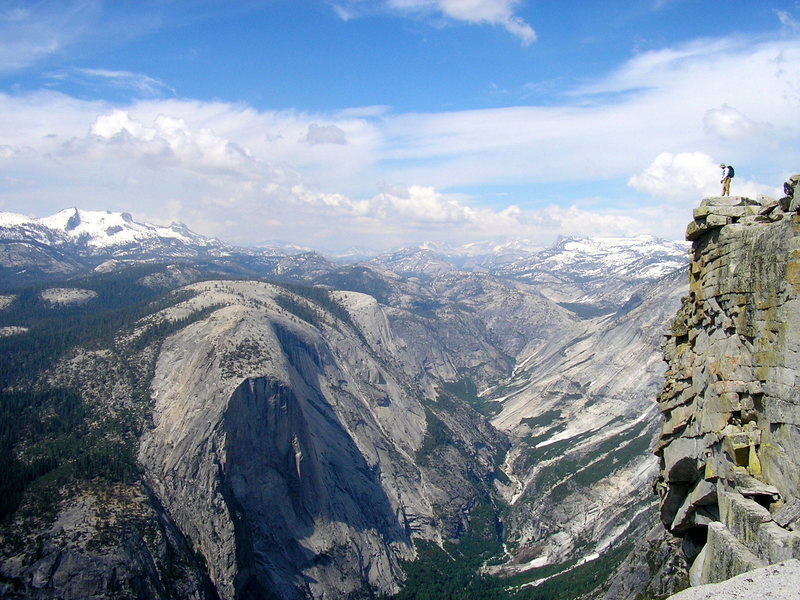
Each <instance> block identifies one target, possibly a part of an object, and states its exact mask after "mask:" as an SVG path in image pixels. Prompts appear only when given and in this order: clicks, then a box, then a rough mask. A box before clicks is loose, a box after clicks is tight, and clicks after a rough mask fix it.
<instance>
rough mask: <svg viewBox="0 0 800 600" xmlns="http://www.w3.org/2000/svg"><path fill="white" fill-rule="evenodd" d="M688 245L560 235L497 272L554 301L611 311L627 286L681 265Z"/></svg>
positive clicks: (626, 294)
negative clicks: (546, 246)
mask: <svg viewBox="0 0 800 600" xmlns="http://www.w3.org/2000/svg"><path fill="white" fill-rule="evenodd" d="M688 248H689V245H688V243H686V242H682V241H667V240H662V239H659V238H656V237H653V236H650V235H640V236H636V237H630V238H620V237H615V238H562V239H560V240H558V241H557V242H556V243H555V244H553V246H551V247H550V248H547V249H546V250H542V251H541V252H537V253H535V254H531V255H529V256H527V257H525V258H522V259H520V260H517V261H515V262H513V263H511V264H509V265H506V266H505V267H502V268H500V269H498V270H497V271H496V272H497V274H498V275H502V276H505V277H511V278H513V279H517V280H521V281H525V282H527V283H531V284H534V285H536V286H537V287H538V288H540V290H541V291H542V293H544V294H545V295H546V296H548V297H549V298H550V299H552V300H555V301H556V302H565V303H578V304H586V305H587V306H588V305H593V306H595V307H599V308H600V309H601V310H602V308H603V307H605V308H608V309H614V308H618V307H619V306H621V305H622V304H624V303H625V302H627V301H628V300H629V299H630V296H631V289H632V287H634V286H638V285H642V284H645V283H647V282H653V281H656V280H658V279H660V278H661V277H664V276H666V275H668V274H670V273H672V272H673V271H675V270H677V269H681V268H684V267H685V266H686V264H687V251H688Z"/></svg>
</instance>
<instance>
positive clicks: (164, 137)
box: [0, 0, 800, 252]
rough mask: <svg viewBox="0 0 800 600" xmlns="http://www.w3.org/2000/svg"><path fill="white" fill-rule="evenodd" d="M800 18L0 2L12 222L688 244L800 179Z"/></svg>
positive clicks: (395, 2)
mask: <svg viewBox="0 0 800 600" xmlns="http://www.w3.org/2000/svg"><path fill="white" fill-rule="evenodd" d="M799 116H800V3H799V2H798V1H796V0H789V1H783V2H770V1H769V0H764V1H755V0H750V1H745V0H731V1H729V2H725V3H717V2H708V1H702V0H643V1H641V2H622V1H614V0H610V1H609V0H606V1H604V2H599V1H597V2H595V1H593V0H585V1H582V2H577V1H571V0H564V1H560V2H556V1H548V2H545V1H542V0H538V1H534V0H262V1H255V0H252V1H239V2H227V1H226V2H223V1H218V2H214V1H210V0H204V1H199V0H198V1H193V2H188V1H186V2H175V1H167V0H141V1H137V2H123V1H113V2H111V1H109V2H103V1H100V0H93V1H85V0H84V1H69V0H62V1H60V2H31V1H26V2H15V1H13V0H2V1H0V210H2V211H12V212H20V213H24V214H29V215H32V216H45V215H48V214H51V213H53V212H56V211H57V210H60V209H62V208H65V207H68V206H78V207H81V208H85V209H91V210H112V211H123V210H124V211H129V212H132V213H133V215H134V217H135V218H136V219H137V220H144V221H150V222H157V223H169V222H170V221H180V222H184V223H186V224H187V225H189V226H190V227H191V228H192V229H194V230H196V231H198V232H200V233H203V234H206V235H212V236H216V237H219V238H222V239H225V240H228V241H231V242H235V243H240V244H260V243H264V242H267V241H269V240H276V239H280V240H285V241H289V242H292V243H295V244H298V245H305V246H310V247H314V248H317V249H320V250H323V251H326V252H336V251H340V250H343V249H345V248H347V247H350V246H362V247H367V248H374V249H386V248H392V247H397V246H401V245H404V244H413V243H420V242H422V241H426V240H431V241H443V242H449V243H464V242H470V241H477V240H485V239H503V238H527V239H530V240H533V241H534V242H536V243H539V244H542V245H544V244H547V243H550V242H551V241H552V240H553V239H554V238H555V237H556V236H558V235H636V234H639V233H650V234H654V235H657V236H660V237H666V238H673V239H677V238H680V237H682V233H683V229H684V227H685V225H686V222H688V220H689V219H690V216H691V212H690V211H691V208H692V207H693V206H695V205H696V204H698V203H699V201H700V199H701V198H702V197H703V196H706V195H713V194H716V193H718V188H719V183H718V181H719V166H718V165H719V163H720V162H730V163H732V164H734V165H735V166H736V167H737V177H736V179H735V182H734V186H733V193H735V194H736V193H741V194H747V195H750V196H757V195H758V194H767V195H773V196H775V195H777V194H778V193H779V190H780V188H781V186H782V183H783V181H784V180H785V179H786V178H787V177H788V175H789V174H791V173H793V172H798V171H800V129H799V127H800V118H798V117H799Z"/></svg>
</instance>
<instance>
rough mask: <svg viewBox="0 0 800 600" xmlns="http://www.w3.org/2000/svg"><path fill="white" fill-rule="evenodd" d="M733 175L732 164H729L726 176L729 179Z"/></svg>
mask: <svg viewBox="0 0 800 600" xmlns="http://www.w3.org/2000/svg"><path fill="white" fill-rule="evenodd" d="M734 175H735V171H734V170H733V167H732V166H730V165H728V177H730V178H731V179H733V176H734Z"/></svg>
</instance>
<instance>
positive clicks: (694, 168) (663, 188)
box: [628, 152, 778, 214]
mask: <svg viewBox="0 0 800 600" xmlns="http://www.w3.org/2000/svg"><path fill="white" fill-rule="evenodd" d="M720 164H721V163H719V162H717V161H715V160H713V159H712V158H711V157H710V156H708V155H707V154H703V153H702V152H682V153H679V154H674V155H673V154H671V153H669V152H663V153H661V154H659V155H658V156H657V157H656V158H655V160H654V161H653V162H652V163H650V165H649V166H648V167H647V168H646V169H645V170H644V171H642V172H641V173H639V174H637V175H634V176H633V177H631V178H630V180H629V181H628V185H630V186H631V187H632V188H634V189H636V190H638V191H640V192H643V193H645V194H648V195H650V196H653V197H655V198H659V199H663V200H668V201H673V204H675V205H676V206H680V207H682V208H684V210H688V208H689V207H691V206H692V205H695V204H697V203H698V198H705V197H708V196H719V195H720V194H721V193H722V189H721V187H720V181H719V180H720V179H721V175H722V169H721V168H720ZM743 171H744V169H737V174H736V176H735V177H734V179H733V183H732V185H731V193H732V194H734V195H737V196H747V197H749V198H757V197H758V196H759V195H761V194H766V195H768V196H772V197H776V195H777V194H778V188H777V187H775V186H767V185H763V184H760V183H758V182H756V181H754V180H752V179H751V178H747V177H746V176H745V173H744V172H743ZM687 214H688V212H687Z"/></svg>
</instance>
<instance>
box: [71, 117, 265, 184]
mask: <svg viewBox="0 0 800 600" xmlns="http://www.w3.org/2000/svg"><path fill="white" fill-rule="evenodd" d="M68 151H69V152H70V153H74V154H78V153H82V152H85V153H87V154H91V155H94V156H95V157H97V156H98V155H100V154H102V153H103V152H105V151H108V152H111V153H113V154H115V155H117V156H124V157H127V158H131V159H145V160H152V159H161V160H165V161H167V162H168V163H172V164H180V165H181V166H183V167H184V168H188V169H190V170H205V169H208V168H212V169H220V170H228V171H241V170H243V169H245V168H246V167H247V166H249V163H250V162H251V157H250V156H249V153H248V151H247V150H246V149H244V148H242V147H240V146H238V145H237V144H235V143H233V142H231V141H229V140H226V139H224V138H222V137H220V136H218V135H216V134H215V133H214V132H213V131H212V130H210V129H206V128H201V129H192V128H190V127H189V126H188V125H187V124H186V122H185V121H184V120H183V119H181V118H178V117H173V116H168V115H163V114H162V115H158V116H157V117H156V118H155V119H154V120H153V121H152V122H151V123H143V122H141V121H138V120H136V119H132V118H131V117H130V115H129V114H128V112H127V111H124V110H113V111H111V112H110V113H107V114H104V115H101V116H99V117H97V119H96V120H95V122H94V123H93V124H92V126H91V128H90V130H89V135H88V136H87V137H86V138H84V139H82V140H75V141H73V143H71V144H70V145H69V146H68Z"/></svg>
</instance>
